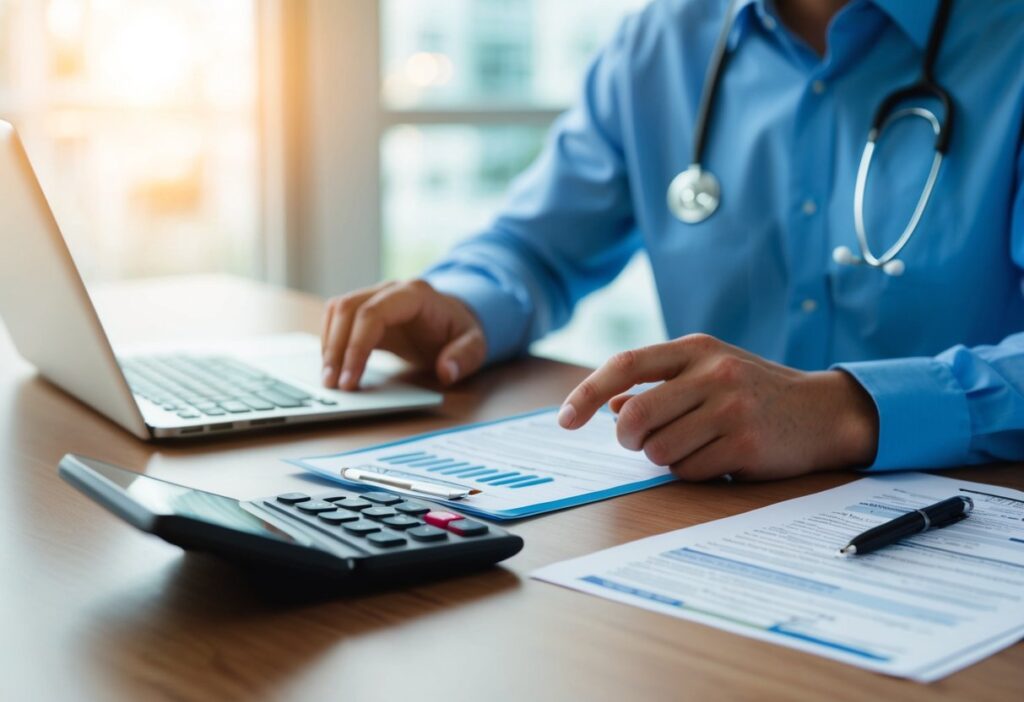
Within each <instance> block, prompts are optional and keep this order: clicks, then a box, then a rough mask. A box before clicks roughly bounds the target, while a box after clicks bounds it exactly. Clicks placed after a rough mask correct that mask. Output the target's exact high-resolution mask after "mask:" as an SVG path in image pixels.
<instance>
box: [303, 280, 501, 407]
mask: <svg viewBox="0 0 1024 702" xmlns="http://www.w3.org/2000/svg"><path fill="white" fill-rule="evenodd" d="M321 343H322V347H323V360H324V370H323V380H324V385H325V386H326V387H329V388H341V389H342V390H355V389H357V388H358V387H359V380H360V378H362V376H363V371H364V370H365V369H366V361H367V359H369V357H370V352H371V351H373V350H374V349H384V350H385V351H390V352H392V353H394V354H396V355H398V356H400V357H401V358H404V359H405V360H407V361H409V362H410V363H412V364H414V365H416V366H419V367H431V366H433V368H434V372H435V373H436V374H437V377H438V379H439V380H440V381H441V382H442V383H444V384H446V385H447V384H451V383H454V382H455V381H456V380H459V379H460V378H465V377H466V376H468V375H470V374H471V373H474V372H476V371H477V370H478V369H479V368H480V366H482V365H483V363H484V359H485V358H486V357H487V343H486V341H485V340H484V333H483V329H482V328H481V326H480V322H479V321H478V320H477V318H476V316H475V315H474V314H473V313H472V312H471V311H470V309H469V308H468V307H467V306H466V305H465V303H463V302H462V301H461V300H459V299H458V298H455V297H452V296H451V295H444V294H442V293H439V292H438V291H436V290H434V288H432V287H431V286H430V284H429V283H427V282H426V281H423V280H412V281H408V282H403V283H394V282H387V283H381V284H379V285H375V286H373V287H370V288H364V289H362V290H357V291H355V292H351V293H348V294H347V295H341V296H339V297H335V298H332V299H331V300H329V301H328V303H327V309H326V311H325V314H324V323H323V332H322V335H321Z"/></svg>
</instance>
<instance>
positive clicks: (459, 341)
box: [435, 327, 487, 385]
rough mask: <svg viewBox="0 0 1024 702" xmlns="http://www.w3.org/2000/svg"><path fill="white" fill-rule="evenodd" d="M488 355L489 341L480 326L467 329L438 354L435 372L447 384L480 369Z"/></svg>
mask: <svg viewBox="0 0 1024 702" xmlns="http://www.w3.org/2000/svg"><path fill="white" fill-rule="evenodd" d="M486 357H487V342H486V341H485V340H484V335H483V332H482V331H481V330H480V328H479V327H473V328H471V329H467V330H466V331H465V332H463V333H462V334H460V335H459V336H457V337H455V338H454V339H453V340H452V341H450V342H448V345H447V346H445V347H444V348H443V349H441V353H439V354H438V355H437V364H436V368H435V372H436V373H437V377H438V378H440V379H441V382H442V383H444V384H445V385H451V384H452V383H454V382H456V381H457V380H461V379H463V378H465V377H466V376H469V375H472V374H473V373H476V372H477V371H478V370H480V366H482V365H483V364H484V360H485V359H486Z"/></svg>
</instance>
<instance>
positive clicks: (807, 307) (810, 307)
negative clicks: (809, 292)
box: [800, 298, 818, 314]
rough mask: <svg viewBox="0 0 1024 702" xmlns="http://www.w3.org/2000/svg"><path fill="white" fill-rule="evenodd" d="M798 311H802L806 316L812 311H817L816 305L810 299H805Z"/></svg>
mask: <svg viewBox="0 0 1024 702" xmlns="http://www.w3.org/2000/svg"><path fill="white" fill-rule="evenodd" d="M800 309H802V310H803V311H804V312H806V313H807V314H810V313H811V312H813V311H814V310H816V309H818V303H817V302H815V301H814V300H812V299H811V298H807V299H806V300H804V301H803V302H801V303H800Z"/></svg>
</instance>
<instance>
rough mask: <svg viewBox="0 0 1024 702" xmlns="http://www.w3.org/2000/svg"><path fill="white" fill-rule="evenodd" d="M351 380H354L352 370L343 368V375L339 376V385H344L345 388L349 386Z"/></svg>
mask: <svg viewBox="0 0 1024 702" xmlns="http://www.w3.org/2000/svg"><path fill="white" fill-rule="evenodd" d="M351 382H352V371H349V370H343V371H342V372H341V377H340V378H338V385H339V386H341V387H343V388H347V387H348V385H349V383H351Z"/></svg>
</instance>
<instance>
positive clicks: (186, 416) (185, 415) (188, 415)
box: [178, 412, 199, 419]
mask: <svg viewBox="0 0 1024 702" xmlns="http://www.w3.org/2000/svg"><path fill="white" fill-rule="evenodd" d="M178 416H179V417H181V418H182V419H199V415H198V414H197V413H195V412H178Z"/></svg>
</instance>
